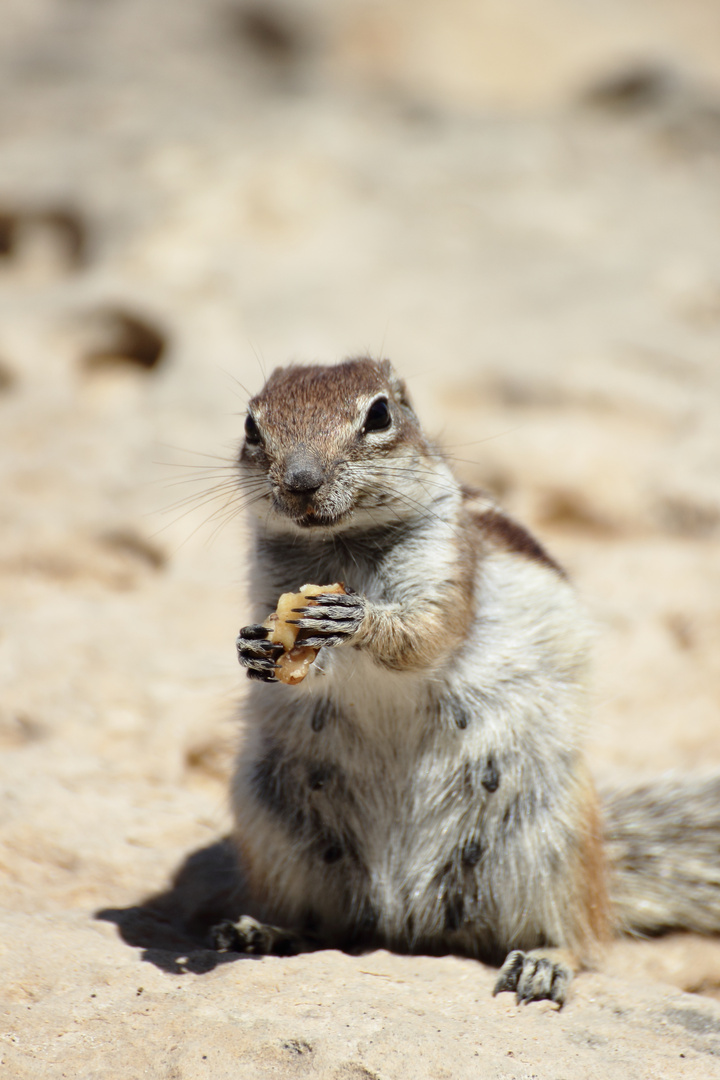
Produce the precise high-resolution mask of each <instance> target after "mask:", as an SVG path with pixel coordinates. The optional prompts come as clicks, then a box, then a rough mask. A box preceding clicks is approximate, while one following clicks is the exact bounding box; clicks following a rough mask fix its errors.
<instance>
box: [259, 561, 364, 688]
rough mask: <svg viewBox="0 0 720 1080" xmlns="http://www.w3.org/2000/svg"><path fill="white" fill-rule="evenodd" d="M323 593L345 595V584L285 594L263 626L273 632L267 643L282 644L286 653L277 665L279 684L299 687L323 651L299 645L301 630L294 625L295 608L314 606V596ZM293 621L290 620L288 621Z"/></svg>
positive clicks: (276, 673)
mask: <svg viewBox="0 0 720 1080" xmlns="http://www.w3.org/2000/svg"><path fill="white" fill-rule="evenodd" d="M320 593H343V594H344V593H345V587H344V585H343V584H342V582H335V583H334V584H333V585H303V586H302V588H301V590H300V592H297V593H283V594H282V596H281V597H280V599H279V600H278V606H277V608H276V609H275V611H274V612H273V614H272V615H270V616H268V618H267V619H266V620H265V622H264V623H263V625H264V626H267V628H268V630H269V631H270V633H269V635H268V641H271V642H273V644H276V645H282V647H283V649H284V652H283V654H282V656H281V657H280V659H279V660H278V662H277V664H276V665H275V675H276V677H277V678H278V679H279V681H280V682H284V683H287V684H288V685H293V686H294V685H296V684H297V683H300V682H302V681H303V679H304V678H305V676H306V675H307V673H308V671H309V670H310V665H311V664H312V662H313V660H314V659H315V657H316V656H317V654H318V653H319V652H320V650H319V649H316V648H313V647H311V646H309V645H303V644H302V643H301V644H299V645H296V644H295V642H296V640H297V636H298V628H297V626H296V625H295V624H294V623H293V622H292V620H293V619H295V618H296V616H297V613H296V611H295V609H296V608H302V607H309V606H312V605H313V603H314V601H313V600H312V597H313V596H318V595H319V594H320ZM288 620H290V621H288Z"/></svg>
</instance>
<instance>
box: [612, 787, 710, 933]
mask: <svg viewBox="0 0 720 1080" xmlns="http://www.w3.org/2000/svg"><path fill="white" fill-rule="evenodd" d="M601 800H602V805H603V814H604V818H605V838H606V845H607V854H608V869H609V879H610V880H609V886H610V902H611V906H612V908H613V911H614V915H615V917H616V919H617V923H618V927H619V929H620V930H621V931H623V932H624V933H644V934H655V933H660V932H661V931H664V930H670V929H684V930H695V931H698V932H699V933H701V934H714V933H718V932H720V775H715V776H710V777H702V776H699V777H688V776H674V775H671V776H666V777H662V778H660V779H658V780H653V781H650V782H648V783H645V784H642V785H634V786H632V787H630V786H628V787H623V788H617V789H614V790H609V791H604V792H602V793H601Z"/></svg>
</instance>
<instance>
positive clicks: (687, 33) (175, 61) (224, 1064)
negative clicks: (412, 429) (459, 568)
mask: <svg viewBox="0 0 720 1080" xmlns="http://www.w3.org/2000/svg"><path fill="white" fill-rule="evenodd" d="M719 31H720V20H719V17H718V12H717V7H716V5H714V4H713V3H712V2H711V0H706V2H700V0H694V2H692V3H690V2H684V3H681V2H680V0H664V2H661V3H658V4H657V5H654V8H653V11H652V13H650V11H649V9H648V8H647V7H646V6H645V5H642V4H640V3H639V2H634V3H629V4H624V5H615V6H613V5H604V6H603V7H602V8H601V7H598V6H596V7H594V8H593V7H591V6H587V7H586V6H582V7H581V6H578V5H576V4H571V3H569V0H565V2H560V0H543V2H542V3H540V4H538V3H533V4H530V3H529V2H520V0H518V3H517V4H513V5H507V4H500V3H490V4H487V5H478V4H471V3H469V2H463V0H445V3H443V4H442V5H441V4H440V3H439V2H436V3H431V2H429V0H425V2H423V3H414V4H412V5H411V4H410V3H409V2H403V0H387V2H386V3H384V4H383V5H379V4H367V3H360V2H359V0H357V2H355V0H345V2H344V3H342V4H334V5H331V4H329V3H327V2H324V0H312V2H311V0H303V2H298V3H296V4H294V5H291V6H287V7H279V8H277V9H275V8H269V7H268V8H266V7H265V6H262V7H258V8H244V9H241V8H239V7H232V5H229V4H221V3H218V2H215V0H212V2H206V3H203V4H193V3H191V2H190V0H175V2H172V3H171V2H170V0H152V2H151V3H147V2H144V3H140V2H139V0H124V2H120V0H115V2H110V0H107V2H106V3H103V4H98V3H95V4H91V3H87V2H84V0H73V2H72V3H69V2H67V0H65V2H60V0H33V2H32V3H27V2H26V0H9V2H8V4H7V5H6V12H5V14H4V17H3V26H2V29H1V31H0V84H1V86H2V93H0V131H1V132H2V139H1V142H0V161H2V168H1V169H0V286H1V287H0V306H1V312H2V319H0V430H1V431H2V443H3V453H2V456H1V458H0V469H1V470H2V477H1V484H2V499H1V500H0V522H1V528H0V575H1V578H2V598H3V602H2V610H1V613H0V620H1V621H0V671H1V672H2V684H3V694H2V702H1V704H0V746H1V747H2V754H1V755H0V777H1V780H0V823H1V830H2V832H1V836H0V867H1V868H2V877H1V878H0V906H1V916H0V917H1V918H2V923H3V932H2V935H1V937H0V942H1V943H2V944H1V945H0V952H1V956H0V965H1V967H0V970H1V971H2V977H1V978H0V1003H1V1004H0V1008H1V1009H2V1015H3V1020H2V1026H1V1028H0V1064H1V1065H2V1068H3V1069H4V1073H5V1074H7V1075H8V1076H9V1077H13V1078H14V1077H26V1076H27V1077H33V1078H44V1077H48V1078H49V1077H57V1076H69V1077H70V1076H72V1077H83V1078H85V1077H88V1078H89V1077H92V1078H103V1080H104V1078H106V1077H107V1078H110V1077H113V1078H116V1077H122V1078H125V1077H133V1078H134V1077H141V1076H147V1077H163V1078H164V1077H167V1078H183V1080H195V1078H196V1077H206V1076H207V1077H210V1076H212V1077H213V1078H214V1080H215V1078H224V1077H226V1076H227V1077H233V1080H236V1078H239V1077H248V1078H249V1077H252V1078H255V1077H258V1078H259V1077H265V1076H268V1077H270V1076H282V1077H284V1076H295V1075H297V1076H313V1077H316V1076H317V1077H329V1078H338V1080H340V1078H354V1080H360V1078H374V1080H390V1078H395V1077H413V1078H415V1077H418V1078H424V1077H452V1078H462V1077H465V1076H467V1077H486V1076H487V1077H497V1078H500V1077H503V1078H505V1077H507V1078H511V1077H513V1078H530V1077H543V1078H545V1077H548V1078H560V1077H566V1076H567V1077H569V1076H570V1075H573V1076H578V1075H586V1076H593V1077H599V1078H604V1077H615V1076H617V1077H623V1078H624V1077H626V1076H630V1075H632V1076H640V1077H644V1078H645V1077H647V1078H651V1077H652V1078H655V1077H658V1078H659V1077H669V1076H673V1077H674V1076H677V1077H698V1078H700V1077H702V1078H707V1077H708V1076H713V1075H720V1067H719V1066H718V1065H717V1061H718V1054H720V1002H719V1001H718V1000H717V999H718V998H720V943H719V942H717V941H703V940H701V939H698V938H693V937H689V936H683V935H674V936H672V937H670V938H666V939H659V940H657V941H651V942H618V943H617V944H616V945H614V946H613V947H612V948H611V949H610V950H609V951H608V954H607V956H606V957H605V958H604V960H603V962H602V964H601V966H600V968H599V970H598V971H597V972H594V973H591V974H586V975H583V976H582V977H581V978H579V979H578V980H577V982H576V983H575V985H574V989H573V992H572V995H571V997H570V1000H569V1001H568V1003H567V1005H566V1006H565V1008H564V1009H563V1010H562V1011H561V1012H559V1013H558V1012H557V1011H556V1010H555V1009H554V1008H553V1007H552V1006H550V1005H549V1004H547V1003H543V1004H538V1005H533V1006H532V1007H529V1008H523V1009H518V1008H517V1007H516V1006H515V1005H514V1003H513V1001H512V999H511V998H510V997H509V996H508V995H503V996H501V997H499V998H497V999H492V997H491V996H490V990H491V987H492V983H493V975H494V973H493V971H492V969H489V968H486V967H483V966H482V965H480V964H476V963H474V962H470V961H464V960H461V959H458V958H452V957H447V958H434V959H431V958H423V957H396V956H392V955H390V954H387V953H382V952H381V953H374V954H370V955H365V956H359V957H357V956H346V955H343V954H339V953H334V952H320V953H316V954H313V955H311V956H303V957H297V958H291V959H278V958H266V959H262V960H257V959H252V958H250V959H237V958H234V959H233V962H226V960H227V958H224V959H223V958H218V956H217V955H216V954H213V953H211V952H210V951H209V950H207V949H206V948H205V944H204V938H203V934H204V927H205V926H206V925H207V922H208V920H209V919H211V918H212V915H213V912H214V911H216V910H217V911H220V910H222V907H223V903H226V902H227V893H228V889H229V888H230V884H229V883H231V866H230V864H229V862H228V856H227V851H226V849H225V847H224V846H223V844H222V838H223V837H224V836H225V835H226V834H227V831H228V829H229V826H230V821H229V815H228V810H227V785H228V775H229V770H230V767H231V761H232V753H233V746H234V743H235V740H236V732H237V719H236V717H237V713H238V703H239V702H240V701H241V699H242V695H243V694H244V692H245V684H244V680H243V678H242V675H241V672H240V670H239V668H238V667H237V664H236V660H235V655H234V644H233V643H234V637H235V634H236V632H237V629H238V627H239V626H240V625H242V624H243V623H244V622H246V621H247V618H246V614H245V612H246V607H245V602H244V595H245V589H246V580H245V557H244V551H245V545H246V537H245V533H244V526H243V522H242V513H241V507H240V505H239V503H240V499H239V496H238V494H237V493H236V492H235V489H234V487H233V480H232V478H233V471H232V459H233V454H234V453H235V452H236V447H237V444H238V440H239V437H240V431H241V426H242V414H243V410H244V403H245V401H246V400H247V395H248V393H252V392H254V391H256V390H257V389H259V387H260V386H261V384H262V381H263V378H264V374H265V373H266V372H267V371H268V370H270V369H272V367H274V366H275V365H276V364H279V363H283V362H287V361H288V360H291V359H297V360H319V361H323V362H331V361H333V360H336V359H340V358H342V357H344V356H348V355H353V354H358V353H362V352H368V351H369V352H371V353H372V354H373V355H386V356H389V357H390V358H391V359H392V360H393V362H394V364H395V366H396V367H397V369H398V370H399V371H400V372H401V373H402V374H403V375H404V376H405V377H406V378H407V380H408V383H409V386H410V389H411V392H412V394H413V396H414V399H415V401H416V404H417V407H418V411H419V412H420V415H421V417H422V419H423V422H424V423H425V426H426V427H427V429H428V430H429V431H431V432H432V433H433V434H435V435H437V437H438V438H439V439H441V440H442V441H443V442H444V443H445V445H447V446H448V448H449V451H450V453H451V454H452V455H454V456H455V457H456V459H457V469H458V472H459V473H460V474H461V475H462V477H463V479H465V480H467V481H469V482H472V483H480V484H483V485H486V486H488V487H489V488H490V489H491V490H493V491H494V492H495V493H496V494H497V495H498V496H499V497H500V498H501V499H502V500H503V502H504V503H505V505H507V506H508V508H509V509H510V510H511V511H512V512H513V513H515V514H516V515H518V516H519V517H520V518H521V519H522V520H523V521H525V522H526V523H527V524H528V525H530V527H531V528H532V529H533V530H534V531H535V532H536V533H537V535H538V536H539V537H540V538H541V539H542V541H543V543H545V544H546V545H547V546H548V547H549V549H550V550H551V551H552V552H553V554H554V555H555V556H556V557H557V558H558V559H559V560H560V561H561V562H563V563H564V564H565V565H566V567H567V568H568V570H569V572H570V573H571V575H572V577H573V579H574V581H575V582H576V584H577V587H578V589H579V591H580V593H581V594H582V596H583V597H584V599H585V602H586V604H587V607H588V609H589V611H590V613H591V615H592V617H593V618H594V620H595V623H596V626H597V645H596V673H595V685H594V691H593V698H594V702H593V710H592V724H591V727H590V730H589V743H590V756H591V761H592V765H593V770H594V772H595V774H596V775H597V776H598V778H599V779H600V780H602V781H608V780H610V781H611V780H612V778H613V777H623V778H625V777H627V776H632V775H643V776H647V775H652V774H656V773H659V772H663V771H665V770H668V769H680V770H683V771H693V770H697V771H702V770H709V769H712V768H717V767H718V765H720V724H719V723H718V700H719V698H720V559H719V558H718V543H719V538H720V437H719V436H718V430H719V429H720V261H719V258H718V252H719V250H720V248H719V243H720V217H719V216H718V207H719V202H718V192H719V191H720V51H719V50H718V48H717V44H716V43H717V41H718V32H719ZM298 584H300V583H298ZM178 875H179V878H178ZM173 879H175V880H176V883H175V885H174V886H173V885H172V884H171V883H172V881H173Z"/></svg>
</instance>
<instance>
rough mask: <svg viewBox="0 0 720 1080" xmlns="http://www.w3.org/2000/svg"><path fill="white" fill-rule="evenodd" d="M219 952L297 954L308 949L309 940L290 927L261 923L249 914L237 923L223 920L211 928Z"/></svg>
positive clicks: (211, 939) (212, 939)
mask: <svg viewBox="0 0 720 1080" xmlns="http://www.w3.org/2000/svg"><path fill="white" fill-rule="evenodd" d="M210 941H211V944H212V947H213V948H214V949H216V950H217V952H234V953H250V954H252V955H254V956H270V955H273V956H295V955H296V954H297V953H300V952H304V951H306V950H307V945H306V944H305V942H304V941H303V940H302V939H301V938H299V937H298V936H297V935H296V934H293V933H291V932H290V931H288V930H281V929H280V928H279V927H277V926H268V925H267V924H266V923H259V922H257V920H256V919H253V918H251V917H250V916H249V915H243V916H242V917H241V918H240V919H238V920H237V922H231V920H230V919H223V921H222V922H221V923H217V924H216V925H215V926H213V927H212V929H211V931H210Z"/></svg>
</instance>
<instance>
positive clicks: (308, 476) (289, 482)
mask: <svg viewBox="0 0 720 1080" xmlns="http://www.w3.org/2000/svg"><path fill="white" fill-rule="evenodd" d="M324 479H325V470H324V469H323V467H322V464H321V463H320V462H319V461H318V459H317V458H316V457H314V456H313V455H312V454H309V453H308V452H307V450H298V451H296V452H295V453H294V454H293V455H292V456H291V457H290V458H288V460H287V462H286V464H285V473H284V475H283V484H284V485H285V487H286V488H287V490H288V491H295V492H300V493H305V494H308V493H309V492H312V491H317V490H318V488H319V487H320V486H321V485H322V482H323V480H324Z"/></svg>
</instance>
